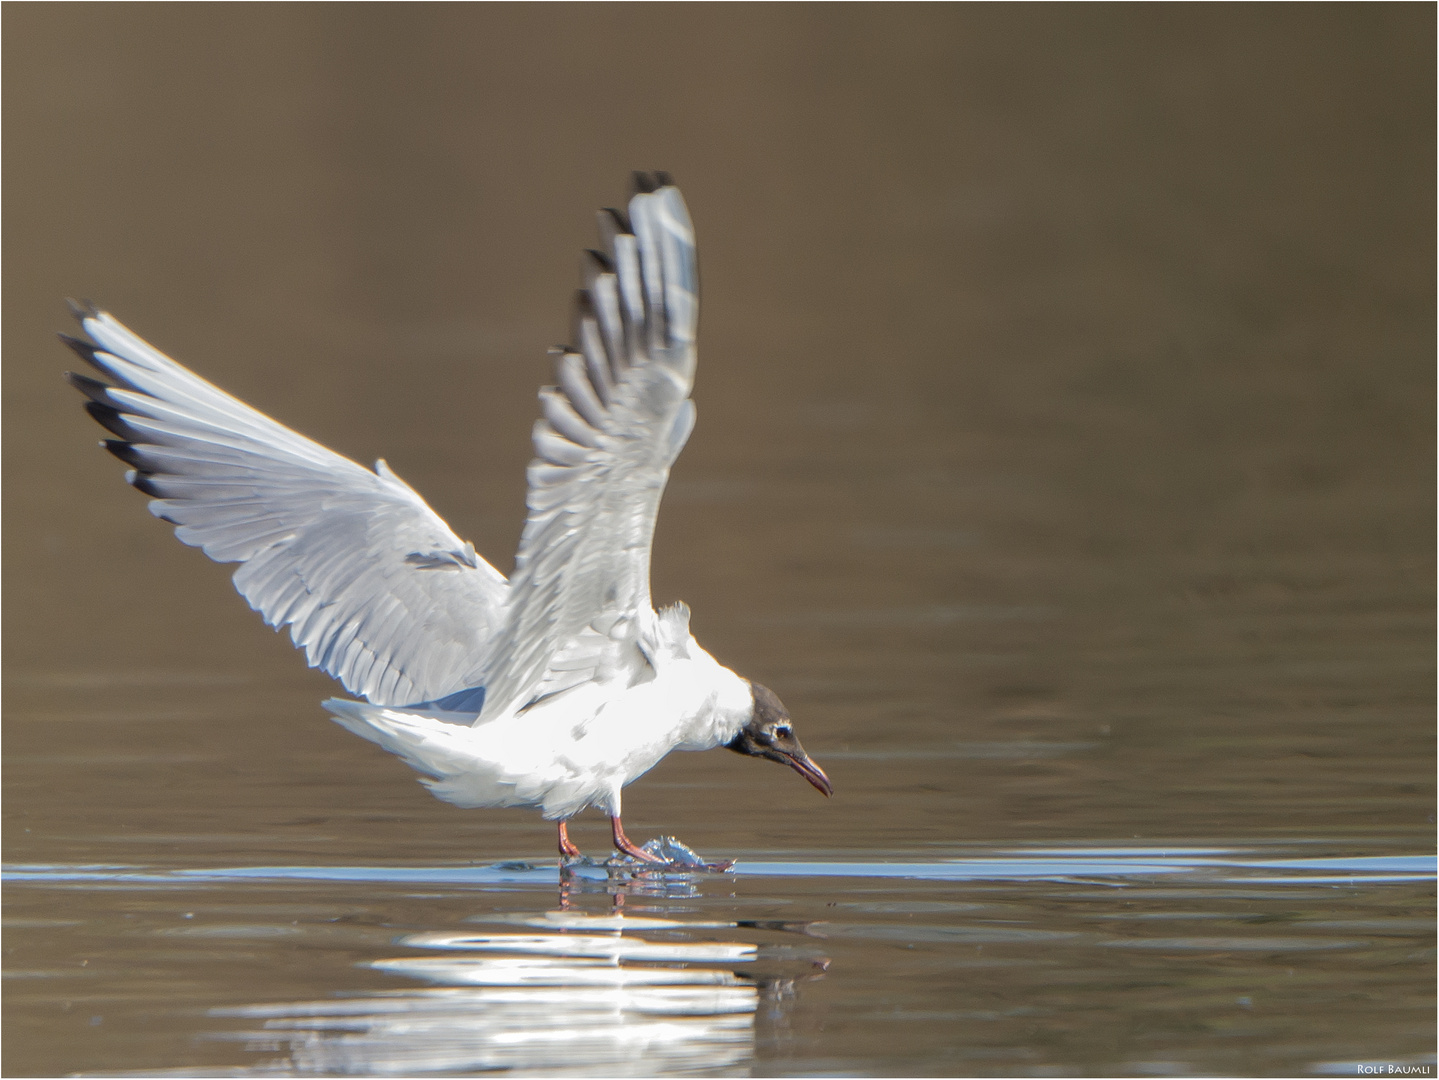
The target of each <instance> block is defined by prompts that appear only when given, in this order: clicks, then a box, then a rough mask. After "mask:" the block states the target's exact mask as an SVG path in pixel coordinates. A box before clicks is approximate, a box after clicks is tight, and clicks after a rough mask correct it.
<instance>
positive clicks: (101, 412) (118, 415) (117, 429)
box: [85, 401, 137, 441]
mask: <svg viewBox="0 0 1439 1080" xmlns="http://www.w3.org/2000/svg"><path fill="white" fill-rule="evenodd" d="M85 411H86V412H87V413H89V414H90V415H91V416H92V417H94V419H95V423H97V424H99V425H100V426H101V427H102V428H104V429H105V430H106V431H109V432H112V433H114V434H116V435H118V436H120V438H122V439H125V440H127V441H133V438H134V436H135V435H136V434H137V432H136V431H135V429H134V428H132V427H131V426H130V425H129V424H128V423H126V422H125V415H124V414H123V413H122V412H120V410H119V409H117V408H115V407H114V406H113V405H106V404H105V403H104V402H103V401H87V402H85Z"/></svg>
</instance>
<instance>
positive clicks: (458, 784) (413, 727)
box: [324, 698, 513, 807]
mask: <svg viewBox="0 0 1439 1080" xmlns="http://www.w3.org/2000/svg"><path fill="white" fill-rule="evenodd" d="M324 706H325V709H326V710H327V711H328V712H329V713H330V715H331V717H333V719H334V720H335V722H336V723H337V724H339V725H340V726H341V727H344V728H346V729H347V730H349V731H353V732H354V733H355V734H356V735H359V736H360V737H361V738H365V739H369V740H370V741H371V742H372V743H376V744H378V745H379V746H382V747H384V748H385V749H386V750H388V751H389V752H390V753H392V754H394V755H396V756H397V757H400V758H402V759H404V761H405V763H406V764H407V765H409V766H410V768H412V769H414V770H415V771H416V772H419V773H422V774H424V775H423V777H422V779H421V782H422V783H423V784H425V786H427V787H428V788H429V789H430V790H431V791H433V792H434V793H435V795H436V796H437V797H438V798H441V799H443V800H445V801H446V802H450V803H454V804H455V805H457V806H468V807H475V806H501V805H505V804H506V803H507V802H508V801H509V799H508V798H507V795H508V794H509V792H510V791H512V790H513V784H509V783H506V782H505V780H504V778H503V777H502V775H501V770H500V769H499V768H498V767H497V766H496V764H495V763H492V762H487V761H485V760H484V759H482V758H480V757H479V756H478V755H477V754H476V753H475V752H474V749H473V748H472V747H471V746H469V745H468V744H467V741H466V739H465V737H464V736H465V735H466V734H468V733H469V732H470V730H471V729H470V727H469V724H468V723H466V724H463V725H461V724H453V723H448V722H446V721H445V720H443V719H440V718H439V717H438V716H436V715H434V714H432V713H420V712H409V711H407V710H405V709H396V708H390V707H386V706H382V705H370V704H367V703H365V702H363V701H349V700H346V699H345V698H330V699H329V700H327V701H326V702H324Z"/></svg>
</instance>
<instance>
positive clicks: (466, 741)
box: [66, 174, 829, 854]
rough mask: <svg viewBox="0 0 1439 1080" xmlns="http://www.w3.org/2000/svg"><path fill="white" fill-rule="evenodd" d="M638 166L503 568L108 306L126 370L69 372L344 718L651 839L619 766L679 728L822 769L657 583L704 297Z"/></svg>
mask: <svg viewBox="0 0 1439 1080" xmlns="http://www.w3.org/2000/svg"><path fill="white" fill-rule="evenodd" d="M637 186H638V187H639V191H638V193H637V194H636V195H635V196H634V198H633V199H632V200H631V201H630V204H629V207H628V214H627V215H626V214H621V213H620V212H618V211H613V210H606V211H602V212H601V213H600V227H601V233H602V235H603V237H604V242H605V247H606V250H605V252H604V253H603V254H600V253H591V257H590V258H591V261H590V263H589V264H588V269H587V273H586V289H585V291H584V292H583V293H581V294H580V302H579V304H578V306H577V312H576V318H575V326H574V335H575V336H574V340H575V342H576V345H575V346H573V347H568V348H565V349H560V350H555V351H554V352H555V367H556V385H555V386H550V387H545V388H543V389H542V390H541V391H540V406H541V412H542V418H541V419H540V420H539V421H537V422H536V424H535V428H534V432H533V442H534V448H535V454H536V457H535V459H534V460H533V461H532V462H531V463H530V466H529V470H528V479H529V494H528V497H527V500H526V501H527V506H528V517H527V520H526V523H525V528H524V533H523V535H522V537H521V540H520V546H519V551H518V552H517V554H516V558H515V569H514V573H513V574H512V576H511V577H510V579H509V580H508V581H506V579H505V577H504V576H503V575H502V574H500V573H499V572H498V571H497V570H495V569H494V567H492V566H490V565H489V563H487V562H485V560H484V559H482V558H480V557H479V555H477V554H476V552H475V549H474V547H473V546H472V545H470V544H468V543H465V542H462V541H461V540H460V539H459V537H457V536H456V535H455V534H454V533H453V532H452V531H451V530H450V528H449V526H447V525H446V524H445V523H444V522H443V521H442V520H441V519H440V518H439V516H438V515H436V514H435V513H434V511H432V510H431V509H430V508H429V507H428V506H427V505H426V504H425V502H424V500H423V499H421V498H420V496H419V495H418V494H417V493H416V492H415V491H414V490H413V489H412V488H411V487H410V486H409V485H408V484H406V483H405V482H404V481H403V480H401V479H400V478H399V477H398V476H396V475H395V474H394V473H393V472H391V471H390V469H389V468H388V467H387V466H386V465H385V463H384V461H383V460H382V461H377V462H376V463H375V468H374V470H373V471H371V470H369V469H366V468H364V467H362V466H360V465H358V464H356V463H355V462H353V461H350V460H349V459H347V458H344V457H341V456H340V455H338V454H336V453H334V452H333V451H331V450H328V449H326V448H325V447H323V446H321V445H320V444H318V443H316V442H314V441H312V440H310V439H307V438H305V437H304V436H303V435H299V434H297V433H296V432H294V431H291V430H290V429H289V428H287V427H284V426H283V425H281V424H279V423H277V422H276V421H274V420H272V419H270V418H269V417H267V416H265V415H264V414H262V413H260V412H257V411H256V410H254V409H252V408H250V407H249V406H248V405H246V404H244V403H243V402H241V401H239V400H237V399H236V398H234V397H231V396H230V395H229V394H226V393H225V392H224V391H223V390H220V389H219V388H217V387H215V386H213V385H211V384H210V383H208V382H206V381H205V380H204V379H201V378H200V377H199V376H198V375H195V374H194V373H193V372H191V371H189V370H188V369H187V368H185V367H183V366H181V365H180V364H178V363H176V362H175V361H173V360H171V359H169V358H168V357H166V356H164V355H163V354H162V353H160V352H158V351H157V350H156V349H154V348H153V347H151V346H150V345H148V344H147V343H146V342H144V341H142V340H141V339H140V338H138V337H136V336H135V335H134V334H132V333H131V332H130V331H129V330H127V329H126V328H125V327H124V326H122V325H121V324H120V323H119V322H117V321H116V320H115V319H114V318H112V317H111V316H110V315H108V314H107V313H105V312H103V311H100V310H98V309H95V308H93V307H88V308H78V309H77V311H76V314H77V316H78V317H79V319H80V324H81V326H82V327H83V329H84V331H85V333H86V335H87V336H88V338H89V340H88V341H79V340H76V339H70V338H67V339H66V341H67V342H68V343H69V344H70V345H71V347H72V348H74V349H75V350H76V351H77V352H79V353H80V354H81V355H82V356H84V357H85V358H86V359H87V360H88V361H89V362H90V363H92V364H93V365H94V366H95V367H97V368H99V369H100V371H101V372H103V373H104V374H105V375H106V376H107V377H109V378H110V379H111V380H113V383H114V385H111V384H107V383H101V382H98V381H96V380H94V379H89V378H85V377H83V376H78V375H71V376H69V378H70V380H71V382H72V383H73V384H74V385H75V386H76V387H77V388H78V389H80V390H81V391H82V392H83V393H85V394H86V395H87V396H88V397H89V398H90V399H91V400H90V403H89V404H88V406H87V407H88V409H89V410H90V412H91V415H92V416H94V417H95V419H96V420H98V421H99V422H100V423H101V424H103V425H104V426H105V427H106V428H108V429H109V430H110V431H111V432H113V433H114V434H115V435H116V436H118V438H116V439H112V440H107V441H106V442H105V443H104V444H103V445H105V446H106V447H107V448H108V449H110V450H111V452H113V453H114V454H116V455H117V456H118V457H120V458H122V459H123V460H124V461H126V462H127V463H129V464H130V465H131V466H132V468H131V471H130V472H129V473H127V475H126V479H127V480H128V481H129V482H130V483H131V484H133V485H134V486H135V487H137V488H139V489H140V490H142V491H144V492H146V493H147V494H149V495H151V496H152V501H151V502H150V510H151V512H152V513H154V514H155V515H156V516H157V517H160V518H163V519H164V520H166V521H169V522H171V523H172V524H173V525H174V526H175V533H176V535H177V536H178V537H179V538H180V539H181V540H182V541H184V542H185V543H186V544H190V545H192V546H196V547H199V548H201V549H202V550H203V551H204V552H205V553H206V554H207V555H209V556H210V557H211V558H212V559H215V560H217V561H219V562H237V563H239V564H240V566H239V568H238V569H237V570H236V571H235V574H234V582H235V587H236V588H237V589H238V590H239V592H240V594H241V595H242V596H244V597H245V599H246V600H247V601H249V603H250V606H251V607H253V608H254V609H255V610H256V611H258V612H260V614H261V615H263V616H264V618H265V621H266V622H267V623H269V624H270V625H272V626H274V627H276V628H279V627H281V626H288V627H289V628H290V636H291V638H292V640H293V641H294V642H295V644H296V645H297V646H298V647H300V648H303V649H304V650H305V655H306V658H307V659H308V661H309V663H310V665H311V666H313V667H318V668H321V669H322V670H324V671H326V672H328V673H329V674H330V675H332V676H334V677H335V678H336V679H338V680H339V681H340V682H341V683H342V684H343V685H344V687H345V688H346V689H347V690H349V691H350V692H351V693H353V694H355V695H357V696H359V697H361V698H364V699H365V700H364V701H348V700H342V699H331V700H329V701H327V702H325V706H326V708H327V709H329V711H330V712H331V713H332V714H333V715H334V717H335V719H336V720H337V721H338V722H339V723H341V724H343V725H344V726H345V727H346V728H348V729H349V730H351V731H353V732H355V733H356V734H358V735H362V736H364V737H365V738H367V739H370V740H371V741H373V742H376V743H378V744H379V745H381V746H383V747H384V748H385V749H387V750H389V751H391V752H393V753H395V754H398V755H399V756H400V757H402V758H403V759H404V760H405V761H406V762H408V763H409V764H410V765H411V766H413V767H414V768H415V769H417V770H419V771H420V772H421V773H423V774H424V775H425V783H427V784H428V785H429V786H430V789H431V790H432V791H433V792H434V793H435V794H436V795H437V796H438V797H439V798H442V799H445V800H447V801H449V802H452V803H456V804H457V805H460V806H469V807H481V806H530V807H535V808H537V809H539V810H541V811H542V812H543V813H544V815H545V816H546V817H548V818H552V819H559V820H560V822H561V825H560V847H561V850H562V851H563V852H565V853H566V854H575V853H576V852H575V851H574V849H573V847H572V846H570V845H569V844H568V840H567V838H566V836H565V831H564V821H565V820H566V819H568V818H569V817H571V816H573V815H574V814H575V813H578V812H579V811H580V810H582V809H584V808H585V807H586V806H591V805H593V806H596V807H598V808H600V809H602V810H604V811H605V812H606V813H608V814H609V815H610V816H611V817H612V818H614V823H615V840H616V843H617V844H618V845H619V846H620V847H621V848H622V849H623V850H626V851H629V852H630V853H631V854H639V853H638V852H637V851H636V850H634V849H633V845H631V844H629V842H628V840H627V839H626V838H625V837H624V833H623V830H622V828H621V826H620V824H619V814H620V790H621V789H622V788H623V787H624V786H625V785H626V784H628V783H629V782H630V781H632V780H634V779H635V778H636V777H638V776H639V775H641V774H642V773H644V772H645V771H647V770H648V769H650V768H651V767H653V766H654V765H655V763H656V762H658V761H659V760H660V758H662V757H663V756H664V755H665V754H666V753H668V752H669V751H670V750H673V749H688V750H703V749H708V748H711V747H715V746H721V745H729V746H731V747H732V748H733V749H737V750H740V751H741V752H744V753H750V754H755V755H758V756H766V757H772V758H775V759H776V760H783V761H785V762H786V763H787V764H790V765H791V766H792V767H794V768H795V769H796V770H797V771H799V772H800V773H801V774H802V775H804V776H805V777H806V778H807V779H809V780H810V782H811V783H813V784H815V786H816V787H819V788H820V790H822V791H824V792H825V793H826V794H828V787H829V785H828V781H827V780H825V779H824V774H823V773H822V772H820V770H819V769H818V767H817V766H815V765H814V764H813V763H812V762H811V761H809V759H808V758H807V757H806V756H805V755H804V753H803V750H802V749H800V748H799V743H798V741H797V740H794V739H793V731H792V727H791V726H790V724H789V719H788V715H787V714H786V713H785V712H784V709H783V707H782V706H780V705H779V702H778V699H777V698H775V697H774V695H773V694H772V693H770V692H769V691H767V690H764V688H763V687H756V686H755V685H754V684H751V683H750V682H749V681H748V680H746V679H743V678H741V677H740V676H739V675H736V674H735V673H734V672H732V671H730V670H729V669H728V668H725V667H723V666H721V665H720V664H719V663H717V662H716V661H715V660H714V659H713V658H712V657H711V656H710V655H709V654H708V653H706V652H705V651H704V650H703V649H701V648H700V647H699V645H698V644H697V643H696V642H695V640H694V638H693V637H692V636H691V635H690V633H689V612H688V610H687V609H685V608H684V607H683V606H682V605H678V606H676V607H675V608H672V609H667V610H666V611H664V612H660V613H657V612H655V610H654V608H653V606H652V603H651V600H650V589H649V560H650V542H651V539H652V537H653V534H654V526H655V517H656V514H657V513H658V510H659V503H660V497H661V495H662V494H663V492H664V487H665V483H666V481H667V480H668V477H669V470H670V466H671V465H672V464H673V463H674V460H675V458H676V457H677V456H678V455H679V452H680V450H681V449H683V447H684V444H685V441H686V440H687V439H688V438H689V434H690V431H691V430H692V429H693V427H694V419H695V410H694V403H693V402H692V401H691V400H690V397H689V393H690V387H691V385H692V383H693V379H694V370H695V329H696V325H697V320H698V314H699V296H698V275H697V272H696V266H695V244H694V232H693V228H692V226H691V224H690V218H689V214H688V212H687V211H686V209H685V204H684V200H683V199H682V198H681V196H680V193H679V190H678V189H677V188H675V187H674V186H673V185H672V184H671V183H669V181H668V178H667V177H664V175H663V174H657V175H656V177H655V178H653V179H651V178H648V177H645V176H643V175H638V176H637ZM786 740H788V741H786ZM790 743H792V746H791V745H790Z"/></svg>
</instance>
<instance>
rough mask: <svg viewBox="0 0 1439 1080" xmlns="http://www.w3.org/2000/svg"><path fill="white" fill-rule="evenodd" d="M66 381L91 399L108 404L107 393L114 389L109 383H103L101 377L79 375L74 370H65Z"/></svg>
mask: <svg viewBox="0 0 1439 1080" xmlns="http://www.w3.org/2000/svg"><path fill="white" fill-rule="evenodd" d="M65 381H66V382H67V383H69V384H70V385H71V386H73V387H74V388H75V389H76V390H78V391H80V393H82V394H84V395H85V396H86V397H87V398H89V399H90V400H91V401H100V402H104V403H106V404H108V403H109V398H108V397H107V394H108V393H109V391H111V390H113V389H114V387H113V386H111V385H110V384H109V383H102V382H101V381H100V380H99V379H92V378H90V376H88V375H77V374H76V373H75V372H73V371H67V372H65Z"/></svg>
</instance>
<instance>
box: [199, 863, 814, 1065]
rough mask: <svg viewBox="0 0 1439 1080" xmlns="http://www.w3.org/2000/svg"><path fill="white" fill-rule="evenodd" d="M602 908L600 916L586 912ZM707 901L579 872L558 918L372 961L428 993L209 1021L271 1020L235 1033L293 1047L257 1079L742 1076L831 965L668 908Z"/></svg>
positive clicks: (678, 884) (376, 995) (676, 889)
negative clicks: (799, 995)
mask: <svg viewBox="0 0 1439 1080" xmlns="http://www.w3.org/2000/svg"><path fill="white" fill-rule="evenodd" d="M601 896H604V897H606V900H605V901H603V907H602V908H601V910H600V911H599V912H598V913H591V912H589V911H586V910H584V909H585V908H586V907H589V906H592V905H593V901H594V900H598V899H600V897H601ZM698 897H699V892H698V888H697V884H696V879H695V878H692V877H690V876H687V875H677V874H674V873H660V872H654V871H646V870H630V869H627V868H618V867H599V866H580V867H573V866H572V867H569V868H566V869H565V870H564V871H562V873H561V886H560V906H559V907H558V909H555V910H550V911H545V912H537V913H526V912H516V913H510V914H497V915H485V916H473V917H472V918H471V920H469V921H471V922H473V923H477V924H482V925H478V926H476V930H475V932H467V931H458V932H453V931H434V932H427V933H418V934H412V935H409V936H407V937H404V938H401V939H400V940H399V941H398V942H397V944H399V945H401V946H406V947H408V948H410V949H412V950H415V951H416V953H417V954H412V955H406V956H401V957H395V958H388V959H382V960H375V961H371V962H370V964H369V966H370V967H373V968H375V969H377V970H379V971H382V972H385V973H387V974H390V975H395V976H400V977H404V978H409V979H413V980H416V981H418V982H420V983H423V984H426V985H425V986H423V987H420V988H415V989H403V990H386V991H374V992H368V993H364V994H361V995H356V996H351V997H343V998H336V999H333V1000H327V1001H309V1002H296V1003H289V1004H277V1005H255V1006H243V1007H240V1008H230V1009H222V1010H215V1011H214V1013H213V1015H217V1016H227V1017H236V1018H245V1019H249V1020H261V1021H263V1030H261V1031H253V1030H252V1031H249V1032H244V1033H238V1034H237V1035H235V1036H229V1037H231V1038H238V1039H240V1040H241V1041H243V1042H244V1043H246V1044H247V1045H248V1046H249V1047H250V1048H251V1049H253V1050H262V1051H263V1050H268V1051H270V1052H272V1053H273V1052H274V1051H275V1050H285V1051H287V1055H286V1058H285V1059H282V1060H280V1061H274V1060H272V1061H269V1062H266V1063H264V1064H263V1065H260V1066H258V1067H256V1068H254V1069H253V1070H251V1071H255V1072H264V1073H269V1074H274V1073H275V1072H276V1071H279V1072H282V1073H347V1074H358V1075H418V1074H426V1073H443V1072H457V1071H474V1070H480V1069H485V1070H490V1069H506V1070H518V1071H521V1072H531V1071H533V1072H542V1073H544V1074H546V1075H556V1076H563V1075H585V1076H603V1075H670V1074H675V1073H690V1074H693V1073H704V1074H712V1075H726V1074H735V1073H747V1072H748V1071H749V1069H750V1066H751V1065H752V1063H753V1061H754V1056H755V1048H756V1043H757V1040H758V1041H759V1042H765V1041H768V1039H769V1035H771V1034H774V1035H778V1034H779V1031H778V1030H775V1029H779V1028H783V1027H784V1026H785V1025H786V1022H787V1021H786V1014H787V1013H788V1012H789V1010H790V1008H791V1006H792V1005H793V1003H794V1000H795V991H796V987H797V985H798V984H799V983H802V982H804V981H805V980H808V979H812V978H818V977H820V976H821V975H822V974H823V971H824V969H825V968H826V967H827V966H828V960H827V959H826V958H825V957H823V956H821V955H819V954H818V953H816V952H815V951H813V945H817V944H818V943H817V942H814V941H813V939H807V942H806V944H805V945H799V946H796V945H792V944H778V945H776V944H759V943H757V942H754V941H744V940H736V939H735V937H734V936H735V935H740V934H743V935H745V936H748V937H755V936H758V935H757V934H755V933H753V930H754V929H755V928H754V927H749V928H745V927H743V926H742V925H741V924H738V923H735V922H724V921H713V922H707V921H703V920H700V919H697V918H696V917H695V916H694V914H693V908H692V906H691V905H688V904H686V905H685V910H686V913H687V914H680V913H678V912H673V913H671V912H670V911H668V910H667V905H666V903H665V902H666V901H685V900H694V899H697V898H698ZM626 898H629V899H630V900H631V903H630V904H629V910H626V906H625V901H626ZM636 901H640V902H639V903H636ZM593 906H598V905H593ZM676 906H678V905H676ZM636 908H642V909H643V911H644V913H643V914H640V913H639V912H637V911H636V910H635V909H636ZM420 950H423V952H420ZM757 1027H758V1028H760V1029H764V1030H762V1031H757Z"/></svg>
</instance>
